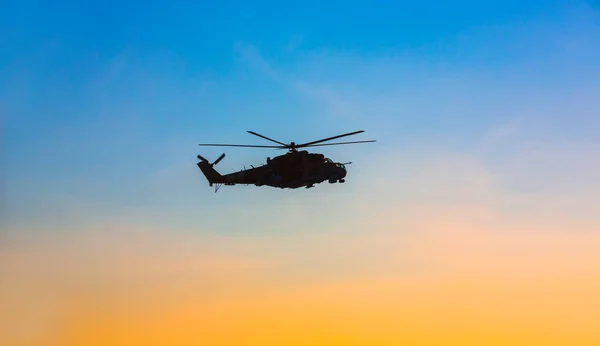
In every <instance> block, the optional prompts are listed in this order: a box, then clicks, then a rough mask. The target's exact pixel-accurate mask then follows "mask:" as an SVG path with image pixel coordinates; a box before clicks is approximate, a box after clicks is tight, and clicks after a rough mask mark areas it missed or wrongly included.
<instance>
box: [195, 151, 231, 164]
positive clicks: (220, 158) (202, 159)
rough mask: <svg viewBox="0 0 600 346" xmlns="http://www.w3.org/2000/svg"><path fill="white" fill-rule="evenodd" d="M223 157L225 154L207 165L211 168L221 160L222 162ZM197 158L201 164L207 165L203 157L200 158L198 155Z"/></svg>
mask: <svg viewBox="0 0 600 346" xmlns="http://www.w3.org/2000/svg"><path fill="white" fill-rule="evenodd" d="M224 157H225V153H223V154H221V156H219V158H218V159H216V160H215V161H214V162H213V163H209V164H208V165H209V166H211V167H213V166H214V165H216V164H217V163H219V162H221V160H223V158H224ZM197 158H198V160H201V161H202V162H206V163H208V160H207V159H205V158H204V157H202V156H201V155H200V154H198V156H197Z"/></svg>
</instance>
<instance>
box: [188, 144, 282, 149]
mask: <svg viewBox="0 0 600 346" xmlns="http://www.w3.org/2000/svg"><path fill="white" fill-rule="evenodd" d="M198 145H199V146H201V147H243V148H286V147H282V146H280V145H246V144H198Z"/></svg>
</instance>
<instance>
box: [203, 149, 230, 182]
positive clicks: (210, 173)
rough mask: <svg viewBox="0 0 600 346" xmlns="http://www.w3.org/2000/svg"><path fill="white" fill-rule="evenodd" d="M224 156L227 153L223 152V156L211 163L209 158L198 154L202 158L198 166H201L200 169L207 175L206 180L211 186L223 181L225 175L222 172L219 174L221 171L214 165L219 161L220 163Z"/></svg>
mask: <svg viewBox="0 0 600 346" xmlns="http://www.w3.org/2000/svg"><path fill="white" fill-rule="evenodd" d="M224 157H225V153H223V154H222V155H221V156H219V158H218V159H216V160H215V162H213V163H209V162H208V160H207V159H205V158H203V157H202V156H200V155H198V159H199V160H200V162H198V163H197V165H198V168H200V170H201V171H202V173H203V174H204V176H205V177H206V180H208V184H209V185H210V186H213V184H221V183H223V176H222V175H221V174H219V172H217V171H216V170H215V169H214V168H213V166H214V165H216V164H217V163H219V161H221V160H222V159H223V158H224Z"/></svg>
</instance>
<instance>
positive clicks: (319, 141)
mask: <svg viewBox="0 0 600 346" xmlns="http://www.w3.org/2000/svg"><path fill="white" fill-rule="evenodd" d="M362 132H365V131H363V130H360V131H354V132H350V133H345V134H343V135H338V136H333V137H329V138H325V139H319V140H318V141H313V142H308V143H303V144H299V145H297V146H296V148H302V147H306V146H309V145H313V144H316V143H321V142H326V141H330V140H332V139H337V138H341V137H346V136H351V135H355V134H357V133H362Z"/></svg>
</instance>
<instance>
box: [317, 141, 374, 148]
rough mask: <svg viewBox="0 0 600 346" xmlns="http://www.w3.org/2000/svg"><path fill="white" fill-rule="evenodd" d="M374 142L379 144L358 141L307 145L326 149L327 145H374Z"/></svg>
mask: <svg viewBox="0 0 600 346" xmlns="http://www.w3.org/2000/svg"><path fill="white" fill-rule="evenodd" d="M372 142H377V141H375V140H371V141H356V142H339V143H327V144H313V145H307V146H306V147H324V146H326V145H338V144H356V143H372Z"/></svg>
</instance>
